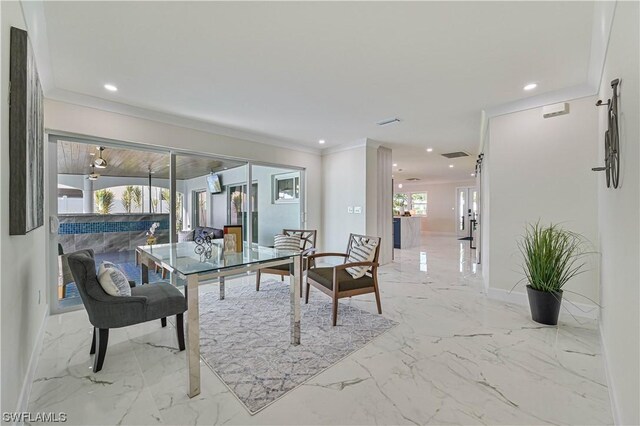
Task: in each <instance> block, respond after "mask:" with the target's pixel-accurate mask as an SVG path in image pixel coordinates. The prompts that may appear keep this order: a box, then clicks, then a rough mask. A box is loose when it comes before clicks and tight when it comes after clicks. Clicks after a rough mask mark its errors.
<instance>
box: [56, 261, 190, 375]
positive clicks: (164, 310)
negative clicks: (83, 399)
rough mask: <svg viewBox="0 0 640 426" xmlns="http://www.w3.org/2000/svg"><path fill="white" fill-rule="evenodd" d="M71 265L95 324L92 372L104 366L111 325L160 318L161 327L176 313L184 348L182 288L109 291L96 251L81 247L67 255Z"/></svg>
mask: <svg viewBox="0 0 640 426" xmlns="http://www.w3.org/2000/svg"><path fill="white" fill-rule="evenodd" d="M67 260H68V262H69V268H70V269H71V273H72V274H73V277H74V278H75V283H76V286H77V287H78V292H79V293H80V297H82V302H83V303H84V306H85V308H86V309H87V314H88V315H89V321H90V322H91V324H92V325H93V327H94V328H93V343H92V344H91V352H90V353H91V354H94V353H95V351H96V348H97V349H98V353H97V355H96V356H95V359H94V363H93V371H94V372H98V371H100V370H101V369H102V364H103V363H104V356H105V354H106V352H107V341H108V339H109V329H110V328H120V327H126V326H128V325H134V324H140V323H143V322H146V321H152V320H157V319H160V320H162V326H163V327H165V326H166V324H167V317H168V316H171V315H175V316H176V329H177V334H178V346H179V348H180V350H181V351H182V350H184V348H185V346H184V322H183V313H184V311H186V310H187V302H186V299H185V297H184V296H183V295H182V293H180V291H179V290H178V289H177V288H175V287H174V286H172V285H171V284H169V283H166V282H159V283H155V284H152V285H149V284H147V285H142V286H140V287H132V288H131V296H123V297H116V296H111V295H109V294H107V293H106V292H105V291H104V290H103V289H102V286H100V283H99V282H98V278H97V277H96V265H95V260H94V255H93V250H80V251H77V252H75V253H71V254H69V255H67Z"/></svg>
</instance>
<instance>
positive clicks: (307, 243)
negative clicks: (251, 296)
mask: <svg viewBox="0 0 640 426" xmlns="http://www.w3.org/2000/svg"><path fill="white" fill-rule="evenodd" d="M282 234H283V235H299V236H300V250H302V256H303V263H302V269H303V271H304V270H305V269H306V266H307V259H306V258H307V256H308V255H309V254H312V253H313V252H315V250H316V236H317V235H318V231H317V230H315V229H283V230H282ZM262 274H274V275H280V280H281V281H284V277H287V276H289V275H290V273H289V265H281V266H274V267H272V268H263V269H258V272H256V291H260V278H261V275H262ZM300 296H301V297H302V288H301V289H300Z"/></svg>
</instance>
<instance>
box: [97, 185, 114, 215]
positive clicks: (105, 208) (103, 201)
mask: <svg viewBox="0 0 640 426" xmlns="http://www.w3.org/2000/svg"><path fill="white" fill-rule="evenodd" d="M95 199H96V211H97V212H98V213H100V214H109V213H111V209H112V208H113V204H114V202H115V200H114V195H113V192H112V191H110V190H108V189H98V190H97V191H96V192H95Z"/></svg>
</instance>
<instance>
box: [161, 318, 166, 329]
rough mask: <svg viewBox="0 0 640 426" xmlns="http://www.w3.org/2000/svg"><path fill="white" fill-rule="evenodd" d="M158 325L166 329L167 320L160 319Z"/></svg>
mask: <svg viewBox="0 0 640 426" xmlns="http://www.w3.org/2000/svg"><path fill="white" fill-rule="evenodd" d="M160 323H161V324H162V326H163V327H166V326H167V318H166V317H164V318H161V319H160Z"/></svg>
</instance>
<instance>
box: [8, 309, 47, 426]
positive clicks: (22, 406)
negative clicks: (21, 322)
mask: <svg viewBox="0 0 640 426" xmlns="http://www.w3.org/2000/svg"><path fill="white" fill-rule="evenodd" d="M48 318H49V308H48V307H47V308H46V310H45V312H44V315H43V317H42V320H41V321H40V329H39V330H38V335H37V336H36V341H35V345H34V346H33V350H32V351H31V356H30V357H29V365H28V366H27V372H26V374H25V375H24V381H23V382H22V389H21V390H20V396H19V397H18V406H17V408H16V412H18V413H24V412H26V411H27V409H28V408H29V396H30V395H31V384H32V383H33V378H34V377H35V375H36V368H37V367H38V359H39V358H40V351H42V342H43V341H44V332H45V330H46V328H47V319H48ZM22 424H24V423H14V425H22Z"/></svg>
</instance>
